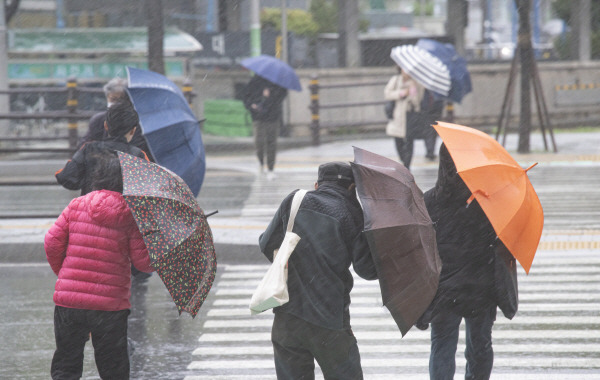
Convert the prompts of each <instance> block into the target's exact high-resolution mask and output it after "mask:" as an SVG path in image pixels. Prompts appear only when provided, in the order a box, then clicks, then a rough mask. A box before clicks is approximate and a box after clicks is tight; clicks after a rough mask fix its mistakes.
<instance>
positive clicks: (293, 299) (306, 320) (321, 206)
mask: <svg viewBox="0 0 600 380" xmlns="http://www.w3.org/2000/svg"><path fill="white" fill-rule="evenodd" d="M354 186H355V185H354V177H353V174H352V169H351V167H350V165H349V164H347V163H342V162H330V163H327V164H323V165H321V166H320V167H319V172H318V180H317V183H315V190H314V191H310V192H308V193H307V194H306V195H305V197H304V199H303V201H302V204H301V205H300V209H299V211H298V214H297V216H296V219H295V222H294V229H293V231H294V232H295V233H296V234H298V235H299V236H300V241H299V243H298V245H297V246H296V249H295V251H294V253H293V254H292V256H291V258H290V260H289V262H288V291H289V296H290V300H289V302H288V303H286V304H284V305H283V306H280V307H277V308H275V309H274V312H275V320H274V322H273V329H272V336H271V340H272V342H273V348H274V353H275V368H276V370H277V378H278V379H300V378H302V379H314V360H315V359H316V360H317V363H319V366H320V367H321V370H322V372H323V374H324V376H325V379H348V380H352V379H362V378H363V377H362V368H361V365H360V354H359V352H358V346H357V344H356V338H355V337H354V335H353V334H352V330H351V328H350V312H349V308H350V290H352V286H353V285H354V281H353V278H352V274H351V273H350V270H349V268H350V265H353V267H354V271H355V272H356V273H357V274H358V275H359V276H361V277H363V278H365V279H367V280H374V279H376V278H377V273H376V270H375V264H374V263H373V259H372V257H371V251H370V249H369V246H368V243H367V240H366V238H365V237H364V235H363V234H362V229H363V214H362V210H361V207H360V204H359V203H358V200H357V198H356V195H355V191H354ZM294 194H295V191H294V192H292V193H291V194H289V195H288V196H287V197H286V198H285V199H284V200H283V202H282V203H281V206H280V207H279V209H278V210H277V212H276V214H275V216H274V217H273V220H272V221H271V223H270V224H269V226H268V227H267V230H266V231H265V232H264V233H263V234H262V235H261V236H260V239H259V244H260V249H261V251H262V252H263V253H264V255H265V256H266V257H267V258H268V259H269V260H270V261H273V251H274V250H275V249H278V248H279V246H280V245H281V243H282V241H283V237H284V235H285V231H286V226H287V222H288V218H289V214H290V207H291V201H292V199H293V197H294Z"/></svg>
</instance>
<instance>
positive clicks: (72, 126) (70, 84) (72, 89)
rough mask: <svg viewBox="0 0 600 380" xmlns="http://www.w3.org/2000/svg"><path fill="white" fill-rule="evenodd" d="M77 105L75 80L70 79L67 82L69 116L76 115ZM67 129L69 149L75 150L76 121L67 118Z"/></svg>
mask: <svg viewBox="0 0 600 380" xmlns="http://www.w3.org/2000/svg"><path fill="white" fill-rule="evenodd" d="M77 103H78V101H77V79H76V78H73V77H71V78H69V79H68V80H67V110H68V112H69V113H70V114H75V113H77ZM67 128H68V130H69V148H75V147H76V146H77V140H78V136H77V119H75V118H69V120H68V122H67Z"/></svg>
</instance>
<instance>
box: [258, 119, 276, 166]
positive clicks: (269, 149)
mask: <svg viewBox="0 0 600 380" xmlns="http://www.w3.org/2000/svg"><path fill="white" fill-rule="evenodd" d="M253 126H254V144H255V146H256V156H257V157H258V162H260V165H261V166H263V165H264V164H265V156H266V157H267V169H269V170H273V168H274V167H275V155H276V154H277V136H278V135H279V121H261V120H255V121H254V123H253Z"/></svg>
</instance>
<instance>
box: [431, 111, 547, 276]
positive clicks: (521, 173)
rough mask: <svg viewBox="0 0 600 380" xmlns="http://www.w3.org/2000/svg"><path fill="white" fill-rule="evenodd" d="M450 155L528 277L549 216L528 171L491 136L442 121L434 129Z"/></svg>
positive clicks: (501, 238) (474, 196) (474, 197)
mask: <svg viewBox="0 0 600 380" xmlns="http://www.w3.org/2000/svg"><path fill="white" fill-rule="evenodd" d="M433 127H434V128H435V130H436V131H437V132H438V134H439V135H440V137H441V138H442V141H443V142H444V144H446V147H447V148H448V152H450V156H451V157H452V160H453V161H454V164H455V165H456V169H457V171H458V174H459V175H460V177H461V178H462V179H463V181H464V182H465V184H466V185H467V187H468V188H469V190H471V193H472V196H471V198H470V199H469V200H468V201H467V202H468V203H470V202H471V201H472V200H473V199H477V202H478V203H479V205H480V206H481V208H482V209H483V212H485V215H486V216H487V217H488V219H489V221H490V223H491V224H492V226H493V227H494V230H495V231H496V234H498V237H499V238H500V240H502V242H503V243H504V245H505V246H506V247H507V248H508V250H509V251H510V252H511V253H512V255H513V256H514V257H515V259H517V260H518V261H519V263H520V264H521V266H523V268H524V269H525V272H526V273H529V269H530V268H531V263H532V262H533V257H534V256H535V252H536V250H537V247H538V244H539V242H540V238H541V236H542V228H543V226H544V211H543V210H542V205H541V203H540V200H539V198H538V196H537V194H536V192H535V190H534V189H533V186H532V185H531V182H530V181H529V177H527V170H529V169H530V168H531V167H533V166H535V165H532V166H531V167H529V168H527V169H523V168H522V167H521V166H520V165H519V164H518V163H517V162H516V161H515V159H514V158H512V157H511V155H510V154H509V153H508V152H507V151H506V149H504V147H502V145H500V144H499V143H498V142H497V141H496V140H494V139H493V138H492V137H491V136H489V135H487V134H485V133H483V132H481V131H479V130H477V129H473V128H469V127H465V126H462V125H457V124H450V123H444V122H438V124H437V125H434V126H433Z"/></svg>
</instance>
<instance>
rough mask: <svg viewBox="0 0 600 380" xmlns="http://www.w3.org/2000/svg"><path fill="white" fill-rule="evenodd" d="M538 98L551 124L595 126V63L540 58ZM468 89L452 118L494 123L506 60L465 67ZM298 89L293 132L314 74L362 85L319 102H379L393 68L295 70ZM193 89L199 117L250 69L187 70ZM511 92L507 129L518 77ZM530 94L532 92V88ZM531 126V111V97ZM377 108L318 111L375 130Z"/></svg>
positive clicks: (305, 112) (292, 106) (327, 118)
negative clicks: (540, 90)
mask: <svg viewBox="0 0 600 380" xmlns="http://www.w3.org/2000/svg"><path fill="white" fill-rule="evenodd" d="M538 68H539V71H540V78H541V82H542V88H543V92H544V98H545V101H546V105H547V107H548V111H549V113H550V121H551V124H552V126H553V127H559V126H560V127H562V126H573V125H586V126H600V106H599V105H600V75H599V74H598V73H600V62H586V63H580V62H543V63H538ZM469 71H470V73H471V81H472V84H473V91H472V92H471V93H470V94H468V95H467V96H465V98H464V99H463V101H462V104H456V105H455V111H454V112H455V121H456V122H457V123H461V124H465V125H469V126H473V127H484V128H485V127H494V126H496V124H497V120H498V116H499V114H500V111H501V107H502V102H503V99H504V96H505V93H506V87H507V84H508V74H509V71H510V63H502V64H486V65H470V66H469ZM297 72H298V75H299V76H300V78H301V83H302V88H303V90H302V92H295V91H290V93H289V96H288V100H287V102H288V106H289V116H288V120H289V124H290V125H291V126H292V130H293V132H292V133H293V134H305V133H307V127H308V126H309V125H310V122H311V114H310V110H309V108H308V106H309V104H310V91H309V81H310V79H311V76H313V75H317V76H318V78H319V83H320V85H321V86H326V85H331V84H347V83H355V84H360V83H362V84H365V83H366V84H368V85H365V86H360V87H359V86H354V87H344V88H337V89H323V90H322V91H321V92H320V104H321V105H331V104H343V103H363V102H373V101H381V102H383V87H384V85H385V83H386V82H387V80H388V79H389V77H390V76H392V75H393V74H394V69H393V68H356V69H299V70H297ZM193 78H194V91H195V92H196V93H197V94H198V97H197V98H196V99H195V100H194V111H195V112H196V114H197V115H202V104H203V101H204V100H205V99H232V98H233V97H234V96H235V85H236V84H237V85H238V86H240V85H242V84H244V83H246V82H247V81H248V80H249V79H250V73H248V72H246V71H227V72H215V71H196V72H195V73H194V74H193ZM515 80H516V81H517V82H516V84H515V94H514V100H513V102H514V103H513V106H512V115H513V117H512V119H511V120H512V122H511V124H510V126H509V128H511V129H516V128H517V123H518V113H519V108H520V106H519V92H520V90H519V89H520V78H519V77H517V78H515ZM532 94H533V90H532ZM532 110H533V114H534V118H533V119H532V123H533V126H534V128H536V127H537V125H538V121H537V118H536V115H537V109H536V108H535V102H534V101H532ZM384 119H385V118H384V113H383V106H382V105H381V104H378V105H370V106H353V107H344V108H333V109H321V111H320V121H321V123H322V124H323V125H324V126H327V125H331V124H336V125H344V124H360V123H364V124H367V125H369V126H368V127H367V128H369V127H370V128H371V129H372V128H381V129H382V130H383V123H384Z"/></svg>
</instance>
